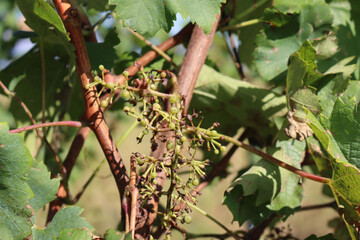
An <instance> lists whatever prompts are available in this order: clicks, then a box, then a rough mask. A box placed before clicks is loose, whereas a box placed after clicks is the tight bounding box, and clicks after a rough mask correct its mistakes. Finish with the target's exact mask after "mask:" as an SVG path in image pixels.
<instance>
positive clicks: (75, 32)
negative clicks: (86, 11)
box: [53, 0, 129, 197]
mask: <svg viewBox="0 0 360 240" xmlns="http://www.w3.org/2000/svg"><path fill="white" fill-rule="evenodd" d="M53 2H54V4H55V6H56V9H57V12H58V14H59V15H60V17H61V20H62V21H63V23H64V25H65V28H66V30H67V31H68V33H69V35H70V39H71V42H72V44H73V45H74V47H75V49H76V52H75V53H76V57H77V58H76V65H77V71H78V75H79V78H80V81H81V85H82V92H83V96H84V100H85V121H86V122H87V124H88V125H89V127H90V128H91V130H92V131H93V132H94V133H95V135H96V137H97V139H98V142H99V143H100V146H101V148H102V149H103V152H104V154H105V156H106V158H107V160H108V163H109V166H110V169H111V171H112V174H113V175H114V178H115V181H116V184H117V187H118V190H119V193H120V195H121V197H122V196H123V193H124V191H125V186H127V184H128V182H129V178H128V176H127V173H126V169H125V166H124V164H123V161H122V159H121V156H120V154H119V152H118V150H117V148H116V146H115V143H114V141H113V139H112V137H111V134H110V132H109V128H108V126H107V124H106V122H105V120H104V115H103V111H102V109H101V108H100V104H99V100H98V98H97V96H96V89H95V88H90V89H89V90H86V89H85V88H84V86H85V85H86V84H88V83H90V82H92V81H93V76H92V74H91V66H90V61H89V57H88V54H87V51H86V47H85V42H84V38H83V36H82V28H81V21H80V17H79V15H78V11H77V10H76V9H74V8H73V7H72V5H71V3H70V1H68V0H54V1H53Z"/></svg>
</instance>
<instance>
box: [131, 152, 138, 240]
mask: <svg viewBox="0 0 360 240" xmlns="http://www.w3.org/2000/svg"><path fill="white" fill-rule="evenodd" d="M136 175H137V174H136V158H135V156H134V155H132V156H131V158H130V194H131V213H130V231H131V237H132V239H134V237H135V223H136V210H137V207H136V205H137V198H138V195H139V190H138V189H137V187H136Z"/></svg>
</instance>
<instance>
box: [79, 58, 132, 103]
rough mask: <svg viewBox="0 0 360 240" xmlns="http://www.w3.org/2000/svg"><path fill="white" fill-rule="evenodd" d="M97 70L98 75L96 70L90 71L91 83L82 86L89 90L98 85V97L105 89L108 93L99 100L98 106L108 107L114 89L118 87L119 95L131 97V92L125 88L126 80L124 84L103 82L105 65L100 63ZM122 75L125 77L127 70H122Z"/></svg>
mask: <svg viewBox="0 0 360 240" xmlns="http://www.w3.org/2000/svg"><path fill="white" fill-rule="evenodd" d="M99 70H100V76H99V74H98V72H97V71H92V74H93V76H94V81H93V82H92V83H88V84H86V85H85V86H84V88H85V90H89V89H90V88H91V87H94V86H100V89H99V92H98V97H100V95H101V94H102V93H103V92H104V91H105V90H106V91H107V92H108V93H109V95H108V96H107V97H106V99H104V100H102V101H101V102H100V106H101V107H102V108H106V107H108V105H109V104H112V101H113V97H114V94H115V92H116V90H118V89H119V90H121V96H122V97H123V98H124V99H126V100H127V99H129V98H130V97H131V93H130V91H129V90H128V89H127V88H128V85H127V81H126V84H125V85H120V84H119V83H113V82H105V80H104V77H105V76H104V75H105V73H104V71H105V67H104V66H103V65H100V66H99ZM123 75H124V76H125V78H126V79H127V78H128V76H129V72H127V71H124V73H123Z"/></svg>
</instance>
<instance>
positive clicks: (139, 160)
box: [136, 158, 145, 166]
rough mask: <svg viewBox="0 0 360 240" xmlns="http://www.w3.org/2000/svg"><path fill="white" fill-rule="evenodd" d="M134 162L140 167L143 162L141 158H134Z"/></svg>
mask: <svg viewBox="0 0 360 240" xmlns="http://www.w3.org/2000/svg"><path fill="white" fill-rule="evenodd" d="M136 161H137V163H138V164H139V165H140V166H142V165H144V162H145V161H144V159H141V158H136Z"/></svg>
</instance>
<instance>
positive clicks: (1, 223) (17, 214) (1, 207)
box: [0, 123, 35, 240]
mask: <svg viewBox="0 0 360 240" xmlns="http://www.w3.org/2000/svg"><path fill="white" fill-rule="evenodd" d="M33 161H35V160H34V159H33V157H32V156H31V154H30V152H29V150H28V149H27V148H26V147H25V146H24V136H23V134H9V127H8V126H7V124H6V123H1V124H0V235H1V238H4V239H14V240H15V239H24V238H26V237H27V236H29V235H30V233H31V222H30V217H31V216H32V210H31V208H30V207H29V205H27V203H28V201H29V200H30V199H31V198H32V197H33V196H34V194H33V193H32V191H31V188H30V187H29V185H28V184H27V179H26V176H27V173H28V171H29V169H30V167H31V165H32V162H33Z"/></svg>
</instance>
